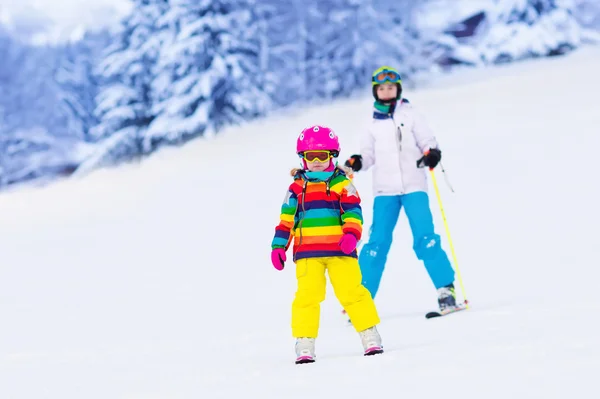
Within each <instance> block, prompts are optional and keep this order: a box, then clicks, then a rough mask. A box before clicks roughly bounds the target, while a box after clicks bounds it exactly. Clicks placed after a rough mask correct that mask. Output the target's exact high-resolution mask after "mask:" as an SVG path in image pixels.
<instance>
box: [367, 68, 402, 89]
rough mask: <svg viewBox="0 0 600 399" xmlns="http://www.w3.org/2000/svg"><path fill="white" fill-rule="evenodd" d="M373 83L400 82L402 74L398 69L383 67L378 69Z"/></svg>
mask: <svg viewBox="0 0 600 399" xmlns="http://www.w3.org/2000/svg"><path fill="white" fill-rule="evenodd" d="M372 80H373V84H374V85H376V84H382V83H385V82H390V83H398V82H400V80H401V79H400V74H399V73H398V72H396V71H391V70H389V69H383V70H381V71H377V72H376V73H375V74H373V78H372Z"/></svg>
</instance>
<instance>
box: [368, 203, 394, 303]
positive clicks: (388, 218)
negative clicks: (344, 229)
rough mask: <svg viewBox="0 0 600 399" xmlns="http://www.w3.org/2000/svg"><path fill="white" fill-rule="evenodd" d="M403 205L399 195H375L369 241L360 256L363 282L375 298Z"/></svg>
mask: <svg viewBox="0 0 600 399" xmlns="http://www.w3.org/2000/svg"><path fill="white" fill-rule="evenodd" d="M401 205H402V203H401V201H400V197H399V196H377V197H375V201H374V204H373V224H372V226H371V232H370V235H369V242H368V243H366V244H365V245H364V246H363V247H362V250H361V251H360V256H359V258H358V263H359V264H360V271H361V273H362V283H363V285H364V286H365V287H366V288H367V289H368V290H369V292H370V293H371V297H373V298H375V295H377V291H378V290H379V283H380V282H381V276H382V275H383V269H384V268H385V262H386V261H387V255H388V252H389V251H390V247H391V246H392V236H393V233H394V228H395V227H396V222H397V221H398V216H399V215H400V207H401Z"/></svg>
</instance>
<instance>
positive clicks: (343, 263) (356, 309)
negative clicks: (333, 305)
mask: <svg viewBox="0 0 600 399" xmlns="http://www.w3.org/2000/svg"><path fill="white" fill-rule="evenodd" d="M326 259H327V271H328V273H329V279H330V280H331V285H332V286H333V290H334V292H335V296H336V297H337V299H338V300H339V301H340V304H341V305H342V306H343V307H344V309H345V310H346V312H347V313H348V316H350V320H352V324H353V325H354V328H355V329H356V331H358V332H360V331H363V330H366V329H367V328H370V327H373V326H374V325H377V324H379V315H378V314H377V309H376V308H375V303H374V302H373V298H372V297H371V294H370V293H369V291H368V290H367V289H366V288H365V287H364V286H363V285H362V284H361V277H362V276H361V273H360V267H359V266H358V261H357V260H356V258H351V257H349V256H339V257H331V258H326Z"/></svg>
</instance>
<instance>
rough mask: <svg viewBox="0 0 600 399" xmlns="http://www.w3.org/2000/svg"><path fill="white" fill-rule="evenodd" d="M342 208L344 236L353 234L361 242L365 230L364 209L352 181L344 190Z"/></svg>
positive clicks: (341, 200) (341, 198) (341, 201)
mask: <svg viewBox="0 0 600 399" xmlns="http://www.w3.org/2000/svg"><path fill="white" fill-rule="evenodd" d="M340 206H341V208H342V215H341V217H342V231H343V232H344V234H353V235H354V236H355V237H356V239H357V240H360V238H361V236H362V228H363V216H362V208H361V206H360V196H359V195H358V191H356V187H354V185H353V184H352V182H351V181H350V180H348V184H347V185H346V187H344V188H343V190H342V193H341V197H340Z"/></svg>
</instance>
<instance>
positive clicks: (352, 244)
mask: <svg viewBox="0 0 600 399" xmlns="http://www.w3.org/2000/svg"><path fill="white" fill-rule="evenodd" d="M357 243H358V240H357V239H356V236H355V235H354V234H350V233H348V234H344V236H343V237H342V239H341V240H340V248H341V249H342V252H343V253H345V254H350V253H352V251H354V250H355V249H356V244H357Z"/></svg>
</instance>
